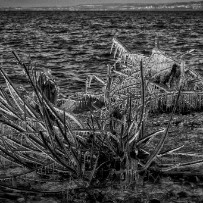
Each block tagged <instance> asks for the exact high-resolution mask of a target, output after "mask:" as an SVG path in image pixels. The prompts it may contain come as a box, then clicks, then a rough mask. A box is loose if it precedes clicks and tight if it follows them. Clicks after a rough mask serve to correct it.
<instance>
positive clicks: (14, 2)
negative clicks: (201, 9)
mask: <svg viewBox="0 0 203 203" xmlns="http://www.w3.org/2000/svg"><path fill="white" fill-rule="evenodd" d="M190 1H191V2H192V1H200V0H0V7H52V6H59V7H65V6H75V5H80V4H103V3H173V2H190Z"/></svg>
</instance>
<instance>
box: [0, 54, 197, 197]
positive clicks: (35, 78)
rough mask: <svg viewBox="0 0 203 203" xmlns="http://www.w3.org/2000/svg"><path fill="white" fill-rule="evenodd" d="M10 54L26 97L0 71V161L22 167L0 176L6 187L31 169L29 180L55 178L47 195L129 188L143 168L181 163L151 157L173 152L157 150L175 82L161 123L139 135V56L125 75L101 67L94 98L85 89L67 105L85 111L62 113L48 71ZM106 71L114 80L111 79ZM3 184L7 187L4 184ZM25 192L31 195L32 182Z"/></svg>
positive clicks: (142, 118) (144, 99) (143, 90)
mask: <svg viewBox="0 0 203 203" xmlns="http://www.w3.org/2000/svg"><path fill="white" fill-rule="evenodd" d="M13 54H14V56H15V58H16V59H17V62H18V63H19V64H20V65H21V67H22V68H23V70H24V72H25V74H26V77H27V78H28V80H29V82H30V85H31V87H32V91H33V93H34V94H33V96H28V95H27V96H22V95H21V94H20V93H19V91H18V90H17V88H15V86H14V85H13V83H12V82H11V81H10V79H9V78H8V76H7V74H6V73H5V72H4V70H3V69H2V68H1V69H0V71H1V74H2V75H3V77H4V79H5V81H6V84H7V88H8V90H9V92H7V91H5V89H4V88H3V87H1V89H0V113H1V117H0V123H1V125H2V128H1V129H3V126H4V127H5V128H4V129H5V130H1V139H0V156H1V161H4V166H5V165H6V164H5V163H8V164H11V163H13V164H14V166H20V167H22V170H21V172H20V173H17V174H14V175H13V174H10V175H6V176H2V177H0V179H1V180H6V179H11V180H12V181H11V182H12V185H13V187H14V186H15V187H18V189H19V188H21V187H22V188H23V184H22V181H20V180H22V179H23V177H25V176H26V177H28V176H29V174H32V177H34V178H33V179H31V178H30V181H34V180H35V181H41V182H42V181H44V182H50V183H53V182H54V181H60V182H62V183H63V184H61V187H55V188H54V191H50V190H47V191H48V192H50V193H51V192H53V193H57V192H58V193H61V192H62V193H64V192H65V193H67V192H68V191H69V192H70V191H72V190H75V191H77V190H78V191H80V190H82V191H84V190H85V191H88V190H92V188H94V187H95V188H96V187H100V186H102V187H104V186H108V185H109V184H110V185H116V186H118V187H125V188H127V187H132V186H133V185H136V184H138V183H139V181H140V179H142V178H143V177H144V175H143V174H146V173H145V172H146V171H148V170H151V168H154V167H155V168H156V170H158V171H162V170H170V169H171V168H177V167H180V166H181V164H179V165H176V164H175V165H174V166H170V167H168V165H164V166H163V165H162V164H160V163H158V162H156V158H157V157H158V156H159V157H162V156H164V155H166V154H169V153H171V152H173V151H175V150H177V149H179V147H177V148H176V149H171V150H169V151H167V152H163V151H162V152H161V150H162V147H163V144H164V142H165V140H166V138H167V135H168V131H169V128H170V124H171V121H172V118H173V114H174V112H175V111H176V107H177V104H178V100H179V97H180V95H181V90H182V84H181V83H180V86H179V90H178V92H177V94H176V99H175V105H174V106H173V110H172V113H171V116H170V119H169V122H168V125H167V127H166V128H164V129H163V128H162V129H160V130H159V131H156V132H150V133H149V134H147V133H146V132H147V131H146V129H145V122H146V120H147V119H148V113H149V101H150V99H151V96H152V94H149V92H148V90H147V87H148V86H147V85H148V80H147V77H146V75H145V70H144V69H143V62H142V60H141V62H140V63H139V66H138V67H139V69H138V70H135V69H133V71H134V73H133V74H132V75H130V76H126V75H125V74H124V73H121V72H118V71H116V70H115V68H114V67H110V66H109V67H108V73H107V78H106V81H103V80H101V79H98V78H97V79H98V80H99V81H100V82H102V84H103V86H104V88H103V94H102V95H99V98H100V99H95V98H94V97H93V96H91V95H89V96H87V95H88V93H87V92H86V96H85V98H86V99H83V100H81V101H79V102H78V103H77V102H75V103H74V104H73V105H75V106H77V105H78V104H79V105H80V109H81V107H82V108H83V107H84V106H86V107H85V108H86V109H85V112H81V111H79V110H77V108H75V110H70V108H69V110H68V111H67V110H65V109H62V108H60V107H57V95H58V90H57V86H56V84H55V83H54V81H53V80H52V79H51V78H50V76H49V75H47V74H45V73H41V72H37V71H36V70H35V69H34V68H28V67H27V66H26V65H25V63H23V62H22V61H21V60H20V59H19V57H18V56H17V54H16V53H13ZM113 73H116V74H119V77H113V75H112V74H113ZM92 78H93V76H91V77H90V81H89V83H88V84H87V85H88V86H90V84H91V80H92ZM118 84H119V85H118ZM126 84H127V87H126ZM129 88H132V89H134V91H130V90H129ZM92 98H93V99H92ZM84 103H85V104H86V105H83V104H84ZM71 109H72V108H71ZM157 136H159V141H158V143H157V144H156V146H154V150H153V151H147V145H148V144H149V143H150V142H151V141H152V140H153V139H154V138H155V137H157ZM198 163H200V162H198ZM192 164H196V163H195V162H193V163H192ZM182 166H184V164H182ZM13 180H14V181H13ZM4 184H5V185H6V186H9V183H4ZM27 189H29V190H31V191H36V192H39V190H37V187H34V186H29V187H27ZM47 191H44V192H45V193H46V192H47ZM67 196H68V195H67Z"/></svg>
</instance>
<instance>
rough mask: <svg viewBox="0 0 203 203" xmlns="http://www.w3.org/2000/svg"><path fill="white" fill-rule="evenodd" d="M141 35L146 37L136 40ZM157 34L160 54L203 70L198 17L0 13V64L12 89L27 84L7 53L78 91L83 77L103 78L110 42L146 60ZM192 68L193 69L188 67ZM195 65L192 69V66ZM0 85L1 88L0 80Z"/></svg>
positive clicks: (201, 16)
mask: <svg viewBox="0 0 203 203" xmlns="http://www.w3.org/2000/svg"><path fill="white" fill-rule="evenodd" d="M141 31H147V32H148V34H142V35H138V36H136V34H137V33H139V32H141ZM155 32H159V33H160V34H161V35H162V36H161V37H160V48H161V49H162V50H163V51H165V52H166V53H167V54H169V55H173V56H175V55H178V54H182V53H185V52H186V51H188V50H190V49H195V51H194V52H193V53H192V54H191V55H187V56H185V60H186V62H187V64H189V65H190V66H194V68H199V69H202V70H203V62H202V60H203V12H194V11H193V12H165V11H164V12H120V11H119V12H24V11H23V12H22V11H18V12H0V61H1V64H2V65H3V67H4V69H5V70H6V72H7V73H8V74H9V75H10V77H11V79H12V81H13V82H15V84H24V85H25V86H26V83H27V80H26V78H25V77H24V75H23V74H22V71H21V69H20V68H19V67H18V65H17V63H16V60H15V58H14V57H13V55H12V53H11V52H12V51H13V50H15V51H16V52H17V53H18V54H19V55H20V57H21V58H22V59H23V60H24V61H25V62H27V61H28V58H29V56H30V58H31V61H32V64H33V65H35V66H36V67H37V68H39V69H43V68H49V69H51V70H52V74H53V75H54V77H55V79H56V82H57V84H58V85H59V86H60V88H61V91H62V92H63V93H64V94H66V95H68V94H70V93H73V92H75V91H84V87H85V80H86V77H87V76H88V75H89V74H96V75H98V76H101V77H105V74H106V70H107V68H106V66H107V64H112V63H113V56H112V55H110V54H109V52H110V48H111V42H112V38H113V36H114V35H115V34H116V35H117V36H118V38H119V39H120V40H121V41H122V42H123V43H124V44H125V45H126V47H127V48H128V49H129V50H131V51H132V52H138V53H145V54H149V53H150V51H151V50H152V48H153V47H154V39H155V35H154V33H155ZM192 64H193V65H192ZM194 64H196V65H194ZM0 83H3V80H2V77H1V78H0Z"/></svg>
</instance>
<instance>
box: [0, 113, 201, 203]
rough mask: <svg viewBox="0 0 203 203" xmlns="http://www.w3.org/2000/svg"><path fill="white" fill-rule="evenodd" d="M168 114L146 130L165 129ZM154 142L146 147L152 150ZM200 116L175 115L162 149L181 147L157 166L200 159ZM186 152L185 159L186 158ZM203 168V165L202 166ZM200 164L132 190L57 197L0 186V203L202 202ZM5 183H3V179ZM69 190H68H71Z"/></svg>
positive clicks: (52, 185)
mask: <svg viewBox="0 0 203 203" xmlns="http://www.w3.org/2000/svg"><path fill="white" fill-rule="evenodd" d="M168 119H169V115H168V114H162V115H158V116H157V115H153V116H151V117H150V119H149V122H148V124H147V126H148V128H147V129H148V131H149V132H153V131H156V130H158V129H160V128H163V127H166V125H167V123H168ZM157 141H158V137H157V140H154V141H153V143H150V144H149V146H148V147H149V148H148V150H152V149H153V148H154V146H155V144H156V142H157ZM202 144H203V113H190V114H188V115H174V119H173V122H172V125H171V128H170V130H169V136H168V138H167V140H166V142H165V145H164V148H163V150H170V149H173V148H175V147H179V146H183V145H184V146H183V147H182V148H181V149H180V150H178V151H176V154H173V155H168V156H166V157H162V159H160V160H158V161H159V162H160V163H171V164H172V163H174V164H175V163H185V162H191V161H196V160H201V159H203V148H202ZM185 153H187V156H186V155H185ZM202 165H203V164H202ZM202 165H201V164H198V165H194V166H192V167H191V166H190V167H187V168H185V167H184V168H181V169H178V170H176V169H173V170H171V171H167V172H164V173H156V174H154V173H149V174H147V176H145V179H144V181H143V180H142V178H140V180H139V181H138V184H137V185H134V188H133V189H131V188H130V187H127V186H126V185H124V184H123V186H122V183H121V186H120V188H118V187H116V186H114V187H112V186H109V187H107V188H93V189H91V190H89V191H88V192H87V191H85V190H83V191H82V190H81V191H75V192H69V193H63V194H60V195H57V194H42V193H32V192H30V193H27V192H22V191H15V190H10V189H9V188H5V187H4V188H3V187H1V186H0V203H16V202H17V203H18V202H19V203H25V202H26V203H60V202H88V203H93V202H109V203H110V202H126V203H127V202H128V203H134V202H135V203H156V202H161V203H162V202H163V203H165V202H169V203H172V202H178V203H186V202H188V203H189V202H190V203H192V202H203V178H202V174H203V166H202ZM20 170H21V169H20V168H19V167H16V168H10V169H6V170H5V169H1V170H0V174H1V175H3V174H4V175H5V174H7V175H11V174H12V173H16V172H17V171H20ZM4 181H6V180H4ZM0 184H1V183H0ZM23 184H24V185H25V189H26V187H28V186H29V188H30V185H31V186H32V187H33V188H37V189H38V190H41V191H49V192H54V191H59V190H60V189H61V190H64V188H67V189H68V188H71V187H73V188H74V186H73V185H72V186H71V185H70V182H69V183H68V182H63V183H61V182H55V181H53V182H47V183H46V182H37V181H36V182H35V181H33V179H32V181H29V180H27V181H25V183H23ZM70 191H71V190H70Z"/></svg>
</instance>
